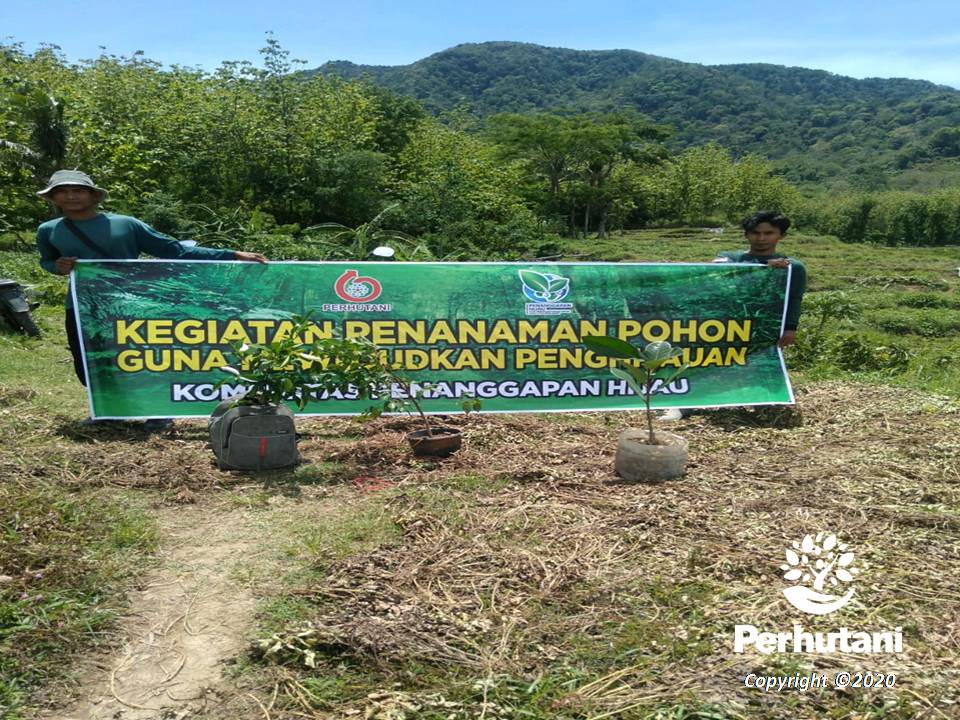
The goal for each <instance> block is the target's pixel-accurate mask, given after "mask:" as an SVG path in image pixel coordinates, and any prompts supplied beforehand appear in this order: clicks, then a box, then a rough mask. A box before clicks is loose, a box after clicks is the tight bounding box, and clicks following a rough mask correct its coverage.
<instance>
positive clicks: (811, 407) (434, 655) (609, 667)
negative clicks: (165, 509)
mask: <svg viewBox="0 0 960 720" xmlns="http://www.w3.org/2000/svg"><path fill="white" fill-rule="evenodd" d="M800 407H802V409H803V418H802V421H801V420H800V419H799V418H798V417H797V416H796V414H794V413H792V412H790V411H784V410H779V411H777V410H772V411H771V410H767V411H760V412H757V411H746V410H744V411H736V410H724V411H716V412H711V413H703V414H701V415H698V416H695V417H693V418H690V419H689V420H687V421H684V422H683V423H680V424H678V425H677V429H678V430H679V431H680V432H682V434H684V435H685V436H687V437H688V438H689V439H690V441H691V449H692V453H693V454H692V457H691V463H690V467H689V472H688V474H687V476H686V477H685V478H684V479H682V480H679V481H675V482H671V483H667V484H665V485H660V486H645V485H628V484H623V483H620V482H618V481H616V479H615V478H613V477H612V474H611V465H612V452H613V449H614V445H615V436H616V433H617V430H618V429H619V428H620V427H621V426H620V425H619V424H618V423H619V422H621V421H623V420H624V418H623V417H622V416H621V417H613V416H572V417H564V418H556V417H554V418H552V419H550V420H545V419H543V418H533V417H529V418H523V417H513V418H497V417H489V416H488V417H482V418H479V419H477V420H471V421H470V423H469V425H468V428H467V432H468V440H467V448H468V449H466V450H465V451H464V452H462V453H460V454H459V455H458V456H456V457H455V458H453V459H451V460H449V461H444V462H441V463H437V464H433V463H426V464H425V463H420V462H418V461H414V460H412V459H411V458H410V457H409V455H408V454H407V453H406V452H405V450H404V449H403V448H402V447H401V446H400V438H399V437H396V438H395V437H393V432H392V431H393V430H399V429H401V428H402V427H404V424H403V423H397V422H396V421H394V422H393V423H392V424H387V423H384V424H382V425H381V426H380V427H379V428H377V429H378V430H380V432H379V433H378V434H376V435H371V436H370V438H369V439H368V440H369V442H368V443H364V444H361V445H360V447H359V448H358V447H357V446H356V445H355V444H354V443H353V442H350V443H348V446H347V447H345V448H344V450H343V451H342V452H343V454H342V455H341V456H339V457H341V459H343V460H346V459H347V458H348V457H352V459H353V461H354V462H355V463H356V466H357V468H358V471H359V470H362V472H363V474H364V475H370V476H377V477H383V478H389V479H390V480H392V481H394V482H395V483H396V484H397V487H396V489H395V490H393V491H390V492H393V493H394V494H393V495H392V497H391V499H390V502H389V505H390V507H391V511H392V514H393V517H394V521H395V522H396V523H397V524H398V525H399V526H400V527H401V528H402V531H403V535H402V541H400V542H399V543H394V544H391V545H389V546H386V547H381V548H379V549H377V550H375V551H373V552H371V553H367V554H364V555H361V556H356V557H352V558H348V559H346V560H343V561H340V562H337V563H334V564H333V566H332V567H331V569H330V571H329V572H328V574H327V575H326V578H325V579H324V580H323V581H322V582H320V583H319V584H317V585H315V586H312V587H309V588H302V589H301V590H300V591H299V594H300V595H301V596H304V597H307V598H309V599H310V600H311V601H312V602H314V603H315V605H316V614H315V617H314V619H313V621H312V622H311V623H310V624H308V625H307V626H305V627H298V628H291V634H289V635H279V636H275V637H274V638H273V639H272V640H271V641H265V642H264V643H263V648H264V649H266V650H267V655H268V656H270V657H274V658H283V659H287V660H290V659H291V658H292V659H293V660H294V661H295V662H296V661H299V660H309V662H310V663H311V664H315V665H317V666H318V667H320V668H322V670H321V671H320V672H326V671H328V670H329V668H330V667H331V665H335V664H336V663H339V662H343V661H344V659H345V658H352V659H353V660H356V659H361V660H362V661H363V662H370V661H374V662H375V663H376V665H377V667H379V669H380V671H382V672H385V673H386V676H387V677H389V676H391V674H395V675H396V676H397V677H401V676H403V674H404V672H403V668H405V667H409V666H410V664H411V663H413V664H414V665H417V666H419V665H426V666H434V667H438V668H448V669H449V668H450V667H456V668H458V670H457V672H456V673H452V672H449V670H445V671H443V672H447V673H448V677H447V680H448V681H451V680H452V679H453V677H454V676H457V677H461V678H462V676H463V673H466V676H468V677H471V678H474V679H476V678H480V679H481V680H483V682H481V683H480V685H479V686H478V685H476V683H475V684H474V687H473V690H472V691H467V692H465V693H461V697H460V698H459V700H457V701H456V702H454V701H453V700H451V699H450V698H449V697H448V698H446V699H444V702H445V703H448V704H447V705H443V704H442V703H441V704H440V705H437V703H438V702H439V700H437V698H438V697H441V696H440V695H438V694H437V692H436V686H435V687H429V685H430V683H429V682H420V683H419V684H418V683H417V682H412V683H401V686H400V687H396V688H393V689H392V690H391V689H390V688H381V689H380V690H379V691H378V692H377V693H374V694H373V695H372V696H370V697H367V698H366V699H354V705H352V706H347V705H340V706H339V707H338V708H337V709H338V711H340V712H344V713H349V711H350V709H351V707H352V708H353V710H357V711H363V712H367V713H369V716H370V717H394V716H392V715H390V714H389V712H388V711H389V707H387V706H389V703H387V705H384V703H385V702H387V700H388V699H389V698H393V700H394V701H395V703H394V705H395V706H396V707H398V708H401V709H402V707H403V706H404V703H406V704H407V705H411V704H412V706H417V707H419V708H420V712H422V713H426V714H424V715H422V716H423V717H433V716H434V715H433V714H430V713H436V717H444V716H451V717H477V716H480V715H481V714H485V715H486V717H522V716H523V715H522V713H520V714H518V713H519V709H520V705H521V704H522V703H523V702H527V700H525V699H524V698H522V697H521V696H522V695H523V693H522V692H521V691H519V690H516V691H514V690H509V689H508V688H507V686H508V685H510V683H514V684H516V683H520V684H521V685H523V686H528V685H530V684H537V683H538V682H540V681H542V680H543V678H545V677H551V676H553V677H559V678H562V679H564V680H565V681H566V682H565V683H558V684H557V685H556V686H555V687H554V688H553V690H552V691H551V692H550V693H548V694H547V695H546V696H545V697H541V698H539V700H538V703H539V704H538V705H537V708H536V711H537V712H539V713H542V714H541V715H535V716H540V717H598V718H599V717H607V716H613V715H616V716H618V717H647V716H648V715H649V714H650V713H651V712H653V709H654V708H658V707H662V706H664V705H671V704H674V707H679V705H676V704H682V703H684V702H687V703H689V702H691V698H692V699H693V700H692V701H693V702H695V703H700V704H704V703H706V704H710V705H712V706H714V707H719V708H721V709H722V712H723V713H725V715H721V716H730V717H736V716H738V715H740V714H748V715H751V716H758V717H771V718H774V717H776V718H807V717H809V718H814V717H822V716H837V717H841V716H842V717H874V716H876V717H880V716H884V717H891V716H893V717H949V716H954V712H955V710H954V708H955V706H954V705H953V704H952V703H954V702H956V701H957V700H958V696H957V690H956V689H957V688H958V687H960V580H958V570H960V559H958V558H960V441H958V439H957V438H956V436H955V432H956V428H957V427H958V420H960V411H958V409H957V407H956V406H955V405H952V404H951V403H949V402H948V401H946V400H945V399H943V398H937V397H934V396H923V397H917V396H914V395H910V394H907V393H903V392H900V391H897V390H892V389H881V388H874V387H869V386H854V385H840V384H822V385H818V386H814V387H813V388H811V389H810V390H809V391H808V392H806V393H804V394H803V396H802V398H801V399H800ZM373 429H374V428H371V430H373ZM311 444H312V445H311ZM337 445H338V442H337V441H334V440H331V439H330V438H324V437H319V436H315V437H313V438H311V439H310V440H309V441H308V443H307V447H309V448H310V449H311V450H313V449H316V450H321V449H325V450H327V451H328V452H329V451H330V450H331V449H333V450H334V452H336V450H335V447H336V446H337ZM305 451H308V450H307V448H305ZM308 452H309V451H308ZM465 477H466V478H468V479H469V482H468V483H466V486H465V487H464V486H463V478H465ZM822 529H830V530H833V531H835V532H836V533H838V534H839V535H840V536H841V537H842V538H843V539H844V540H845V541H847V542H849V543H850V544H851V545H852V546H853V548H854V549H855V550H856V552H857V557H858V563H860V564H861V566H862V567H863V571H862V574H861V576H860V577H861V579H860V581H859V582H858V591H857V595H856V596H855V599H854V601H853V602H852V603H851V605H849V606H848V608H847V609H845V610H844V611H843V612H842V617H841V616H832V617H831V616H828V617H827V618H822V619H816V620H814V621H813V622H810V621H809V620H808V619H807V618H805V617H801V616H800V614H799V613H797V612H796V611H794V610H793V609H792V608H791V606H790V605H789V604H788V603H787V602H786V601H785V600H784V599H783V598H782V596H781V595H780V592H779V591H780V588H781V587H782V586H784V585H785V584H784V583H783V582H782V581H781V579H780V574H781V571H780V570H779V569H778V566H779V564H780V563H781V562H783V555H782V553H783V549H784V548H785V547H787V546H788V545H789V543H790V542H791V541H792V540H794V539H800V538H802V537H803V535H805V534H806V533H808V532H817V531H819V530H822ZM838 618H839V620H838ZM841 621H842V622H841ZM795 622H799V623H801V624H803V625H805V626H806V627H807V628H808V629H821V630H830V629H835V628H836V627H837V626H838V624H844V625H847V626H849V627H851V628H852V629H866V630H872V631H879V630H883V629H890V628H892V627H894V626H896V625H901V626H903V628H904V644H905V652H904V653H903V654H901V655H899V656H896V657H893V658H891V657H888V656H873V657H870V656H867V659H864V657H863V656H826V657H823V656H821V657H814V656H804V655H800V656H794V658H793V660H792V661H790V662H788V663H787V664H786V666H784V665H783V663H782V662H781V664H780V665H777V663H776V661H772V660H771V656H760V655H755V654H745V655H736V654H734V653H733V652H732V638H733V627H734V625H736V624H738V623H753V624H756V625H758V626H760V627H761V628H765V629H771V630H788V629H790V628H791V627H792V625H793V624H794V623H795ZM296 633H299V634H296ZM278 643H279V644H278ZM271 650H272V652H271ZM780 657H781V661H782V657H783V656H780ZM778 667H779V668H780V669H778ZM784 667H786V668H787V669H786V670H785V669H784ZM803 668H807V669H809V668H816V669H817V670H818V671H821V672H822V671H828V670H831V669H833V670H841V669H843V670H850V671H853V670H857V669H862V670H871V671H884V672H896V673H897V675H898V687H897V688H896V689H895V690H884V691H882V692H880V691H873V690H871V691H857V692H852V693H840V692H837V691H833V690H831V691H826V692H808V693H795V697H793V698H791V699H790V701H789V702H785V698H783V697H779V696H776V695H773V696H769V695H768V696H766V697H764V696H762V695H761V694H760V693H758V692H757V691H756V690H752V689H750V690H748V689H745V688H744V687H743V678H744V676H745V675H746V674H747V673H748V672H755V671H758V670H760V671H764V670H766V671H768V672H773V673H776V674H784V673H786V674H792V673H793V672H794V670H802V669H803ZM283 672H284V673H286V675H285V676H284V677H285V678H286V680H284V683H286V684H284V685H283V686H284V687H287V688H288V689H291V688H292V689H291V691H290V693H288V695H287V696H288V699H289V700H290V702H291V706H292V707H295V708H297V709H298V711H299V712H314V711H316V709H317V707H318V705H317V703H315V702H313V701H311V698H310V694H309V693H306V692H305V691H303V690H300V691H296V692H294V690H295V686H294V685H292V684H291V683H295V682H297V680H296V679H291V678H295V676H291V675H290V674H289V673H290V671H289V670H284V671H283ZM302 673H305V674H306V675H307V676H309V674H310V671H309V670H303V671H302ZM441 674H443V673H441ZM538 678H539V680H538ZM484 679H486V680H484ZM505 679H510V681H509V682H507V681H506V680H505ZM301 680H302V677H301ZM432 682H434V683H435V682H436V680H435V679H434V681H432ZM477 687H480V688H481V690H477ZM511 687H512V686H511ZM391 692H392V693H393V695H391ZM384 693H386V694H384ZM494 696H496V697H494ZM431 703H432V704H431ZM435 706H436V707H435ZM319 707H321V708H323V707H326V706H324V704H323V703H320V704H319ZM385 707H387V709H386V710H385V709H384V708H385ZM391 707H392V706H391ZM524 707H526V706H524ZM378 708H379V709H378ZM431 708H432V709H431ZM329 709H330V708H329V707H327V710H329ZM428 710H429V712H428ZM398 712H399V711H398ZM408 712H409V709H408ZM527 712H528V714H529V712H531V710H530V709H529V708H527ZM870 712H873V713H878V714H876V715H870V714H868V713H870ZM378 713H379V714H378ZM607 713H610V715H607ZM879 713H885V714H883V715H881V714H879ZM896 713H900V714H899V715H898V714H896ZM317 716H318V717H320V716H321V715H317ZM322 716H324V717H326V716H327V715H322ZM416 716H417V717H419V715H416ZM396 717H399V715H396Z"/></svg>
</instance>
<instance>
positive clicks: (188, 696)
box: [45, 505, 258, 720]
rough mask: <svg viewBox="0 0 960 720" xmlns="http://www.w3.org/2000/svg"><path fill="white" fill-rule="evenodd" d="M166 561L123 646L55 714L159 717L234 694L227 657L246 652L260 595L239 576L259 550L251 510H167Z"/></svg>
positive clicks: (70, 719)
mask: <svg viewBox="0 0 960 720" xmlns="http://www.w3.org/2000/svg"><path fill="white" fill-rule="evenodd" d="M157 521H158V524H159V527H160V532H161V537H160V550H159V553H158V556H159V561H160V564H159V567H158V568H157V569H156V570H154V571H152V572H151V573H149V574H148V576H147V577H146V579H145V581H144V583H143V585H142V589H140V590H138V591H136V592H134V593H133V594H132V596H131V598H130V610H129V614H128V615H127V616H126V617H125V618H124V619H123V620H122V621H121V622H120V627H119V630H118V632H119V634H120V638H121V642H122V646H121V648H120V650H119V651H118V652H116V653H115V654H114V655H113V656H112V657H110V658H106V659H101V660H99V661H91V662H90V668H89V670H85V671H83V672H81V674H80V677H81V688H80V693H79V694H80V697H82V698H83V700H81V701H80V702H79V703H77V704H75V705H73V706H72V707H69V708H66V709H65V710H62V711H59V712H56V713H53V714H49V715H46V716H45V718H46V720H106V719H107V718H110V719H111V720H157V719H159V718H170V719H171V720H172V719H174V718H177V719H179V718H186V717H193V716H195V714H197V713H201V712H204V711H206V710H210V709H212V708H213V707H214V706H215V705H217V704H219V702H220V701H221V700H222V699H223V697H225V696H226V695H228V694H229V693H228V691H226V690H225V689H224V687H223V685H224V682H223V663H224V661H226V660H228V659H230V658H232V657H234V656H236V655H237V654H238V653H239V652H242V650H243V647H244V646H245V644H246V643H247V642H248V640H249V637H248V634H249V632H250V628H251V627H252V625H253V613H254V598H253V595H252V593H251V592H250V590H249V588H248V587H245V586H244V584H243V582H242V580H240V579H239V578H240V577H241V576H240V575H239V573H238V570H239V566H240V565H248V564H249V563H250V562H251V560H252V559H253V556H254V555H255V554H256V552H257V549H258V542H257V541H258V533H257V531H256V525H255V523H254V521H253V520H252V519H251V517H250V516H249V515H248V513H247V512H245V511H244V510H237V509H230V510H226V511H224V510H223V509H219V508H218V509H213V508H210V507H205V506H203V505H185V506H181V507H177V508H165V509H163V510H161V511H159V512H158V514H157Z"/></svg>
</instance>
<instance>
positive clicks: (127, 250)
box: [37, 170, 267, 425]
mask: <svg viewBox="0 0 960 720" xmlns="http://www.w3.org/2000/svg"><path fill="white" fill-rule="evenodd" d="M37 195H39V196H40V197H42V198H44V199H45V200H47V201H49V202H50V203H52V204H53V205H55V206H56V207H57V208H58V209H59V210H60V212H61V213H62V216H61V217H58V218H55V219H53V220H48V221H47V222H45V223H43V224H42V225H40V227H39V228H37V249H38V250H39V252H40V265H41V267H43V269H44V270H46V271H48V272H51V273H55V274H57V275H69V274H70V271H71V270H73V268H74V266H75V265H76V263H77V260H78V259H85V260H123V259H130V260H133V259H136V258H138V257H139V256H140V254H141V253H147V254H149V255H153V256H154V257H158V258H164V259H177V260H245V261H249V262H259V263H265V262H267V258H265V257H264V256H263V255H261V254H260V253H252V252H241V251H239V250H237V251H234V250H219V249H214V248H204V247H190V246H188V245H186V244H185V243H180V242H179V241H177V240H175V239H173V238H172V237H169V236H167V235H164V234H162V233H159V232H157V231H156V230H154V229H153V228H152V227H150V226H149V225H147V224H146V223H144V222H143V221H141V220H138V219H137V218H133V217H128V216H126V215H115V214H113V213H103V212H100V207H99V206H100V203H101V202H102V201H103V200H104V198H106V196H107V191H106V190H104V189H103V188H100V187H97V185H96V184H95V183H94V182H93V180H91V179H90V176H89V175H87V174H86V173H83V172H80V171H79V170H58V171H57V172H55V173H54V174H53V176H52V177H51V178H50V182H49V183H47V187H45V188H44V189H43V190H41V191H40V192H38V193H37ZM66 329H67V342H68V344H69V346H70V353H71V354H72V355H73V368H74V371H75V372H76V374H77V379H79V380H80V382H81V383H82V384H83V385H86V384H87V377H86V374H85V373H84V367H83V356H82V354H81V352H80V338H79V335H78V333H77V323H76V318H75V316H74V312H73V298H72V296H71V293H70V292H68V293H67V302H66ZM151 422H153V421H151ZM153 424H158V423H153ZM163 424H165V423H163V422H161V423H159V425H163Z"/></svg>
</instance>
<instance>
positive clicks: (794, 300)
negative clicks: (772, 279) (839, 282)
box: [716, 250, 807, 330]
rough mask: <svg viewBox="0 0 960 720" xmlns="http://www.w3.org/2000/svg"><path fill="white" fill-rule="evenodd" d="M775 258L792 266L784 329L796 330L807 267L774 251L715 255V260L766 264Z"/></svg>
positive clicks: (804, 288) (805, 288)
mask: <svg viewBox="0 0 960 720" xmlns="http://www.w3.org/2000/svg"><path fill="white" fill-rule="evenodd" d="M777 258H787V259H788V260H789V261H790V267H791V268H793V276H792V277H791V279H790V292H789V294H788V295H787V322H786V325H785V327H784V329H785V330H796V329H797V324H798V323H799V322H800V305H801V303H802V302H803V294H804V293H805V292H806V290H807V269H806V268H805V267H804V266H803V263H802V262H800V261H799V260H795V259H794V258H789V257H787V256H786V255H781V254H779V253H775V254H773V255H751V254H750V253H749V252H746V251H744V250H734V251H730V252H722V253H720V254H719V255H718V256H717V260H716V262H738V263H757V264H758V265H766V264H767V261H768V260H776V259H777Z"/></svg>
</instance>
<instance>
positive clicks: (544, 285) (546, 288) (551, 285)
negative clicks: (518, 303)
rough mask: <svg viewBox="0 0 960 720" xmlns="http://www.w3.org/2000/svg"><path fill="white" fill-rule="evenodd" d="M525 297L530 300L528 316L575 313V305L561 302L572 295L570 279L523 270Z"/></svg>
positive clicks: (522, 278) (527, 305) (526, 309)
mask: <svg viewBox="0 0 960 720" xmlns="http://www.w3.org/2000/svg"><path fill="white" fill-rule="evenodd" d="M520 282H521V283H522V285H523V295H524V297H526V298H527V299H528V300H531V301H532V302H528V303H527V304H526V307H525V312H526V314H527V315H567V314H569V313H571V312H573V303H565V302H561V300H563V299H564V298H565V297H566V296H567V295H568V294H569V293H570V278H565V277H563V276H561V275H554V274H552V273H540V272H536V271H535V270H521V271H520Z"/></svg>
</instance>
